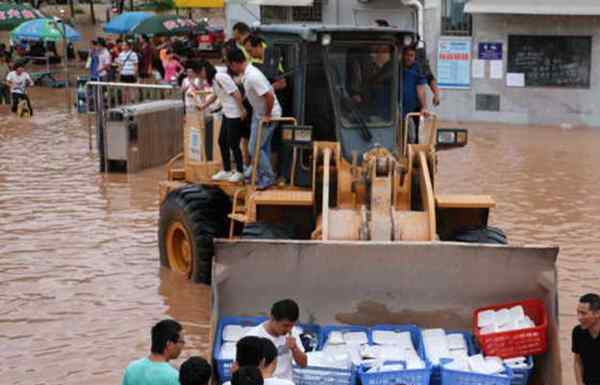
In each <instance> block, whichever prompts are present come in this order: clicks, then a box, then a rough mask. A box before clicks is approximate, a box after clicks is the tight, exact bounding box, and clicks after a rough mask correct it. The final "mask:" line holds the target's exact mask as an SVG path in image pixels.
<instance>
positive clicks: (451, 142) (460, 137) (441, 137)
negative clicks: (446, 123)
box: [435, 128, 468, 150]
mask: <svg viewBox="0 0 600 385" xmlns="http://www.w3.org/2000/svg"><path fill="white" fill-rule="evenodd" d="M467 141H468V134H467V130H465V129H464V128H439V129H438V130H437V137H436V144H435V147H436V149H437V150H447V149H451V148H457V147H464V146H466V145H467Z"/></svg>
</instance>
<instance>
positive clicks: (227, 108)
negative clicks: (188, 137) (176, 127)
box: [198, 62, 247, 183]
mask: <svg viewBox="0 0 600 385" xmlns="http://www.w3.org/2000/svg"><path fill="white" fill-rule="evenodd" d="M200 77H201V78H203V79H205V80H206V82H207V83H208V85H210V86H211V87H212V88H213V91H214V94H213V95H212V96H210V97H209V98H208V99H207V100H206V101H205V102H204V103H203V104H202V105H200V106H198V108H199V109H200V110H203V109H205V108H206V107H208V106H210V105H211V104H212V103H214V102H215V101H216V100H217V99H219V100H220V102H221V105H222V106H223V123H222V125H221V133H220V134H219V147H220V149H221V158H222V159H223V170H221V171H219V172H218V173H216V174H215V175H213V177H212V179H213V180H217V181H228V182H233V183H238V182H241V181H243V180H244V174H243V172H244V162H243V158H242V151H241V150H240V139H241V130H242V120H244V119H246V115H247V114H246V109H245V108H244V105H243V102H242V95H241V93H240V91H239V89H238V87H237V86H236V84H235V82H234V81H233V79H232V78H231V76H230V75H229V73H228V72H227V71H223V72H221V71H219V72H217V70H216V69H215V67H213V65H212V64H210V63H209V62H202V63H201V64H200ZM230 151H231V152H233V159H234V160H235V168H236V170H235V171H231V154H230Z"/></svg>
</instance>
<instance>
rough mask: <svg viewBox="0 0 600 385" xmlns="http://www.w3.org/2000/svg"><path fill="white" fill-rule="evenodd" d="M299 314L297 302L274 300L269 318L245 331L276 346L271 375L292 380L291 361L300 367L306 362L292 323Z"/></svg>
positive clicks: (298, 335) (294, 322)
mask: <svg viewBox="0 0 600 385" xmlns="http://www.w3.org/2000/svg"><path fill="white" fill-rule="evenodd" d="M299 316H300V309H299V308H298V304H297V303H296V302H294V301H293V300H291V299H284V300H281V301H278V302H275V303H274V304H273V306H272V307H271V318H270V319H269V320H268V321H265V322H263V323H261V324H260V325H258V326H256V327H254V328H253V329H251V330H249V331H248V333H246V336H256V337H262V338H267V339H269V340H271V342H273V344H274V345H275V347H276V348H277V367H276V369H275V372H274V373H273V377H275V378H280V379H284V380H289V381H293V378H292V361H293V362H295V363H296V365H298V366H299V367H301V368H304V367H306V366H307V364H308V358H307V356H306V353H304V347H303V346H302V342H301V340H300V334H299V333H298V330H297V329H295V328H294V325H295V324H296V322H297V321H298V318H299Z"/></svg>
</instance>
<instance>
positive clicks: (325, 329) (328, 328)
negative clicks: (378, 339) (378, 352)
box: [319, 325, 371, 350]
mask: <svg viewBox="0 0 600 385" xmlns="http://www.w3.org/2000/svg"><path fill="white" fill-rule="evenodd" d="M332 331H339V332H364V333H365V334H366V335H367V341H368V342H369V343H371V339H370V335H371V334H370V333H369V328H368V327H366V326H357V325H325V326H322V327H321V333H320V335H319V350H321V349H323V346H325V342H327V337H328V336H329V333H331V332H332Z"/></svg>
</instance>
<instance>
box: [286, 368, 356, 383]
mask: <svg viewBox="0 0 600 385" xmlns="http://www.w3.org/2000/svg"><path fill="white" fill-rule="evenodd" d="M356 373H357V372H356V368H354V367H353V368H352V369H334V368H321V367H316V366H307V367H306V368H299V367H297V366H294V368H293V375H294V384H295V385H356V377H357V374H356Z"/></svg>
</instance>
